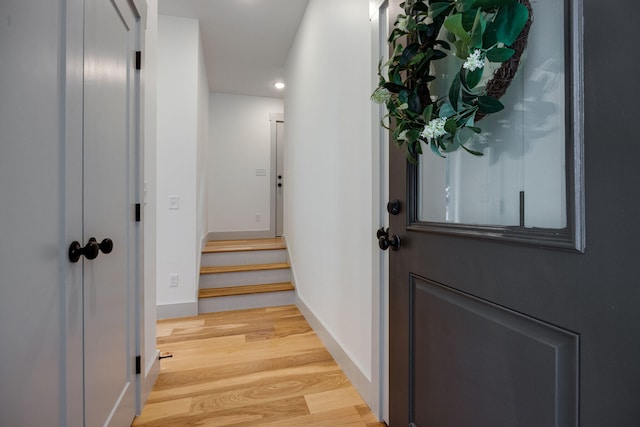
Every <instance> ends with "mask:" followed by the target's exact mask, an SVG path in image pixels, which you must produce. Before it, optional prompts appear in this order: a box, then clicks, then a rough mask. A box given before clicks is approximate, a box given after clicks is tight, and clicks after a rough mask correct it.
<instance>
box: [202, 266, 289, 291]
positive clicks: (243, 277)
mask: <svg viewBox="0 0 640 427" xmlns="http://www.w3.org/2000/svg"><path fill="white" fill-rule="evenodd" d="M290 281H291V271H290V270H289V269H278V270H262V271H242V272H234V273H216V274H201V275H200V289H205V288H223V287H225V286H241V285H255V284H267V283H282V282H290Z"/></svg>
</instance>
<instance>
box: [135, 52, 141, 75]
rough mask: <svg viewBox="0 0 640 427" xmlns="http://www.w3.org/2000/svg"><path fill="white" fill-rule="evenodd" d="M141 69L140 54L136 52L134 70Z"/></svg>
mask: <svg viewBox="0 0 640 427" xmlns="http://www.w3.org/2000/svg"><path fill="white" fill-rule="evenodd" d="M141 69H142V52H141V51H139V50H137V51H136V70H141Z"/></svg>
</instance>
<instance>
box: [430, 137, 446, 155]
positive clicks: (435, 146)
mask: <svg viewBox="0 0 640 427" xmlns="http://www.w3.org/2000/svg"><path fill="white" fill-rule="evenodd" d="M429 147H431V151H433V152H434V153H435V154H436V155H438V156H440V157H442V158H444V156H443V155H442V153H441V152H440V150H438V145H437V144H436V141H435V140H431V144H429Z"/></svg>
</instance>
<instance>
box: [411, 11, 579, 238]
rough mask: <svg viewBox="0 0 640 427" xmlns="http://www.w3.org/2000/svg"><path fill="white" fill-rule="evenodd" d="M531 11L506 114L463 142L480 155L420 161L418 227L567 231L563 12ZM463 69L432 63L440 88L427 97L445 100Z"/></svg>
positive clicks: (453, 63) (453, 61)
mask: <svg viewBox="0 0 640 427" xmlns="http://www.w3.org/2000/svg"><path fill="white" fill-rule="evenodd" d="M531 4H532V6H533V11H534V15H533V16H534V22H533V25H532V27H531V31H530V33H529V44H528V47H527V50H526V51H525V54H524V55H523V59H522V62H521V64H520V70H519V72H518V74H517V75H516V77H515V78H514V80H513V81H512V84H511V86H510V87H509V90H508V92H507V94H506V95H505V96H504V97H503V98H502V99H501V102H502V103H503V104H504V105H505V109H504V110H503V111H501V112H499V113H496V114H492V115H490V116H488V117H485V118H484V119H482V120H481V121H479V122H477V126H478V127H481V128H482V133H481V134H479V135H476V134H474V133H473V132H471V131H469V132H468V133H462V135H461V136H462V140H463V141H464V142H465V145H466V146H468V147H469V148H471V149H473V150H476V151H480V152H482V153H483V154H484V155H483V156H482V157H476V156H473V155H471V154H469V153H467V152H465V151H463V150H461V149H459V150H458V151H455V152H452V153H446V154H445V155H446V158H445V159H443V158H439V157H437V156H435V155H433V153H431V152H430V150H425V154H424V155H422V156H421V159H420V165H419V167H418V174H417V179H418V220H419V221H425V222H438V223H454V224H472V225H495V226H524V227H541V228H550V229H562V228H565V227H566V225H567V212H566V206H567V203H566V171H565V165H566V162H565V138H566V126H565V123H566V112H565V90H566V88H565V59H564V58H565V22H564V16H565V13H564V9H563V8H564V5H563V2H544V3H540V2H537V1H532V2H531ZM460 65H461V60H460V59H458V58H455V57H454V55H453V54H450V55H449V56H448V57H447V59H446V60H442V61H436V72H437V77H438V78H437V79H436V80H435V82H438V84H440V86H434V88H433V90H432V94H440V95H441V94H446V93H447V91H448V87H449V81H448V79H450V78H451V77H453V76H454V75H455V73H456V72H457V70H459V68H460ZM435 82H434V83H435ZM522 195H523V196H522ZM522 197H523V200H524V203H522ZM522 219H524V223H523V224H522V223H521V221H522Z"/></svg>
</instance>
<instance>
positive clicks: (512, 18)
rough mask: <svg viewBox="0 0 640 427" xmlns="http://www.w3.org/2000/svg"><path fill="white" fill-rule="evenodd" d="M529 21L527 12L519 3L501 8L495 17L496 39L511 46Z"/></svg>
mask: <svg viewBox="0 0 640 427" xmlns="http://www.w3.org/2000/svg"><path fill="white" fill-rule="evenodd" d="M528 19H529V10H528V9H527V8H526V6H524V5H523V4H521V3H514V4H512V5H509V6H504V7H501V8H500V10H499V11H498V14H497V15H496V18H495V22H496V37H497V38H498V41H499V42H502V43H504V44H505V45H506V46H511V45H512V44H513V42H515V41H516V39H517V38H518V36H519V35H520V32H521V31H522V29H523V28H524V26H525V24H526V23H527V20H528Z"/></svg>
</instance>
